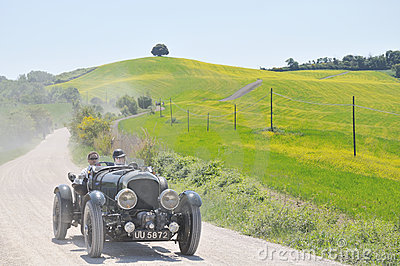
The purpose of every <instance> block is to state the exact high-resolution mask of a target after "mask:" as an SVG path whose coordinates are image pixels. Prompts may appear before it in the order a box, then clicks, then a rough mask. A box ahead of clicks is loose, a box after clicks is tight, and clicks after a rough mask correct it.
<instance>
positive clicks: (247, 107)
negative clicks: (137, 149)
mask: <svg viewBox="0 0 400 266" xmlns="http://www.w3.org/2000/svg"><path fill="white" fill-rule="evenodd" d="M268 95H269V94H267V95H265V96H263V97H261V98H260V99H258V100H257V101H256V102H254V103H252V104H250V105H248V106H246V107H245V108H242V109H241V110H239V111H236V113H240V112H243V111H245V110H247V109H249V108H250V107H252V106H254V105H256V104H257V103H259V102H260V101H261V100H263V99H264V98H265V97H267V96H268ZM172 103H173V104H174V105H175V106H176V107H178V109H180V110H181V111H183V112H185V113H186V112H187V110H185V109H183V108H182V107H180V106H179V105H178V104H176V103H175V102H174V101H172ZM189 113H190V114H191V115H194V116H198V117H206V116H207V115H200V114H196V113H193V112H189ZM234 113H235V112H231V113H229V114H225V115H210V117H224V116H229V115H233V114H234Z"/></svg>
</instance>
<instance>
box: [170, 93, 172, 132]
mask: <svg viewBox="0 0 400 266" xmlns="http://www.w3.org/2000/svg"><path fill="white" fill-rule="evenodd" d="M169 109H171V127H172V100H171V98H169Z"/></svg>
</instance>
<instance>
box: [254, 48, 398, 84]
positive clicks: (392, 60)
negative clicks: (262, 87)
mask: <svg viewBox="0 0 400 266" xmlns="http://www.w3.org/2000/svg"><path fill="white" fill-rule="evenodd" d="M285 62H286V63H287V66H286V67H274V68H271V69H268V70H272V71H293V70H314V69H346V70H388V69H393V70H394V71H395V72H396V76H397V77H400V51H398V50H396V51H392V50H389V51H387V52H386V53H385V54H381V55H377V56H369V57H364V56H360V55H346V56H344V57H343V58H342V60H340V59H337V58H330V57H323V58H318V59H316V60H310V61H308V62H307V63H304V64H299V63H298V62H297V61H295V60H294V59H293V58H289V59H287V60H286V61H285ZM260 69H262V70H267V69H266V68H263V67H260Z"/></svg>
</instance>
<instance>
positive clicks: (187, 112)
mask: <svg viewBox="0 0 400 266" xmlns="http://www.w3.org/2000/svg"><path fill="white" fill-rule="evenodd" d="M187 119H188V132H189V109H188V110H187Z"/></svg>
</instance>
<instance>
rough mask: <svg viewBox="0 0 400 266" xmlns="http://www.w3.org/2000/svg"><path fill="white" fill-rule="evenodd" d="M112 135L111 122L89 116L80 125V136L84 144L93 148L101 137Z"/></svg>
mask: <svg viewBox="0 0 400 266" xmlns="http://www.w3.org/2000/svg"><path fill="white" fill-rule="evenodd" d="M109 134H110V122H108V121H106V120H103V119H101V118H98V117H92V116H87V117H84V118H83V120H82V122H81V123H80V124H79V125H78V136H79V139H80V140H81V142H82V143H84V144H86V145H90V146H93V145H94V140H95V139H96V138H97V137H99V136H101V135H109Z"/></svg>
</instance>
